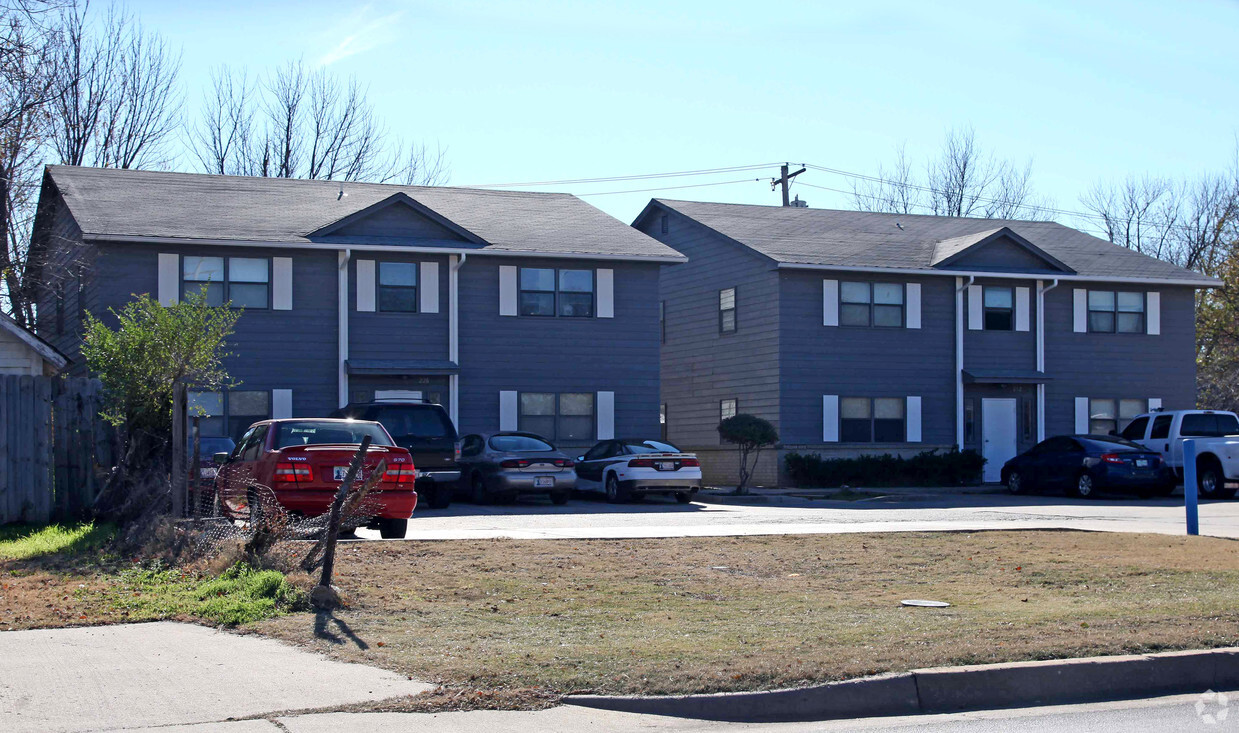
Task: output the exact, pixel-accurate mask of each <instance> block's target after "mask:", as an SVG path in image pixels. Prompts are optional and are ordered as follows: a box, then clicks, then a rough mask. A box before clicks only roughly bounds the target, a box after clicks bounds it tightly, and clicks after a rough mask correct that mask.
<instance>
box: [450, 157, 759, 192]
mask: <svg viewBox="0 0 1239 733" xmlns="http://www.w3.org/2000/svg"><path fill="white" fill-rule="evenodd" d="M776 165H778V163H760V164H757V165H736V166H729V167H726V168H701V169H698V170H690V171H671V172H669V173H641V174H637V175H631V176H604V177H597V178H565V179H563V180H559V181H528V182H525V183H484V184H481V185H476V186H464V187H463V188H504V187H507V188H524V187H526V186H565V185H569V184H584V183H609V182H613V181H641V180H647V179H651V178H679V177H682V176H704V175H710V174H712V173H735V172H737V171H750V170H758V169H761V168H770V167H772V166H776Z"/></svg>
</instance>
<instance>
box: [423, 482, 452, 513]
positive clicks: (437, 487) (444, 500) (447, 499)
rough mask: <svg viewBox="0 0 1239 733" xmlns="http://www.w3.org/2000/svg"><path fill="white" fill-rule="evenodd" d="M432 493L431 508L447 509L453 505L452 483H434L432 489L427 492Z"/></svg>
mask: <svg viewBox="0 0 1239 733" xmlns="http://www.w3.org/2000/svg"><path fill="white" fill-rule="evenodd" d="M426 493H427V494H429V495H430V500H429V504H430V508H431V509H447V508H448V507H449V506H451V505H452V485H451V484H432V485H431V488H430V491H427V492H426Z"/></svg>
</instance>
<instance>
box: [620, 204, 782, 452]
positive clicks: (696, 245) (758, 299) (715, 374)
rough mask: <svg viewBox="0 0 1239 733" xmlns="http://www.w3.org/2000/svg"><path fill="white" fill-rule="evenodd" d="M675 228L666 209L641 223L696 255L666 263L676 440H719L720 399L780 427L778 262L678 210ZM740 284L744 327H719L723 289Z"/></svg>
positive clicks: (667, 389)
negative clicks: (663, 215) (662, 216)
mask: <svg viewBox="0 0 1239 733" xmlns="http://www.w3.org/2000/svg"><path fill="white" fill-rule="evenodd" d="M667 216H668V225H669V226H668V232H667V233H666V234H663V233H662V231H661V226H660V220H659V215H658V214H657V213H656V214H655V215H654V216H651V217H647V220H646V221H644V222H641V223H640V224H641V226H639V227H638V228H639V229H640V230H641V231H644V232H645V233H646V234H648V235H650V236H652V237H654V238H655V239H657V240H659V241H660V242H662V243H663V244H666V245H668V246H670V247H672V248H673V249H675V250H677V251H679V252H680V253H682V254H684V255H686V256H687V257H688V258H689V261H688V262H687V263H685V264H679V265H669V266H666V267H664V268H663V272H662V276H661V280H660V284H659V293H660V295H659V298H660V299H661V300H663V301H665V303H666V331H667V338H666V343H664V344H663V346H662V360H661V363H662V401H663V402H664V403H666V405H667V425H668V434H667V437H668V439H669V440H671V441H673V442H675V443H676V444H677V445H679V446H680V447H682V448H692V447H698V446H700V447H706V446H718V445H719V436H718V423H719V405H720V402H721V401H722V400H726V399H735V400H736V401H737V409H738V411H739V412H741V413H747V414H751V415H756V416H758V417H761V418H765V419H766V420H769V421H770V422H771V423H773V424H774V426H775V427H776V428H779V427H780V415H779V391H780V390H779V376H780V375H779V357H778V354H779V337H780V334H779V299H780V294H779V279H778V273H777V271H776V270H775V269H774V263H773V262H772V261H771V260H769V259H768V258H766V257H764V256H762V255H758V254H756V253H754V252H753V251H752V250H750V249H748V248H746V247H742V246H740V245H737V244H735V243H733V242H731V241H730V240H727V239H726V238H724V237H723V236H721V235H719V234H717V233H716V232H713V231H711V230H709V229H707V228H706V227H703V226H701V225H700V224H697V223H696V222H694V221H692V220H690V219H687V218H684V217H683V216H681V215H679V214H676V213H668V214H667ZM725 288H735V289H736V331H735V332H734V333H728V334H721V333H719V291H720V290H723V289H725Z"/></svg>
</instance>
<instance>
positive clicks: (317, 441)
mask: <svg viewBox="0 0 1239 733" xmlns="http://www.w3.org/2000/svg"><path fill="white" fill-rule="evenodd" d="M276 425H278V426H279V427H278V428H277V432H276V434H275V447H276V449H280V448H288V447H289V446H294V445H356V444H359V443H361V440H362V438H364V437H365V436H367V435H369V436H370V441H371V445H392V441H391V438H390V437H388V435H387V431H386V430H383V428H381V427H379V426H378V425H376V424H374V423H372V422H357V423H351V424H350V423H341V422H335V421H332V422H322V421H316V420H298V421H296V422H281V423H276Z"/></svg>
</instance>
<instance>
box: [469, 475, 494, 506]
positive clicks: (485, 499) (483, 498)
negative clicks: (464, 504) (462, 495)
mask: <svg viewBox="0 0 1239 733" xmlns="http://www.w3.org/2000/svg"><path fill="white" fill-rule="evenodd" d="M469 500H470V501H472V502H473V503H474V504H477V505H479V506H481V505H483V504H489V503H490V502H491V495H490V491H488V490H487V489H486V479H484V478H482V474H480V473H476V472H475V473H474V474H473V475H471V476H470V477H469Z"/></svg>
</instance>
